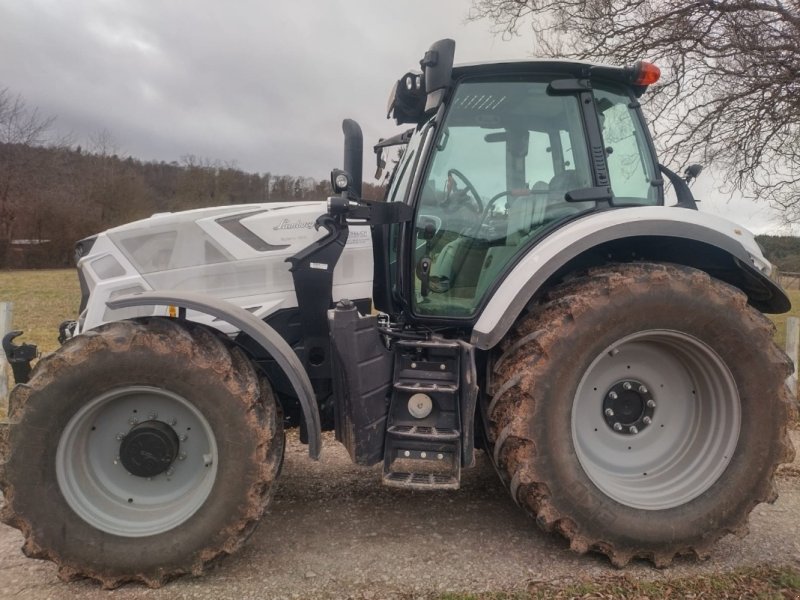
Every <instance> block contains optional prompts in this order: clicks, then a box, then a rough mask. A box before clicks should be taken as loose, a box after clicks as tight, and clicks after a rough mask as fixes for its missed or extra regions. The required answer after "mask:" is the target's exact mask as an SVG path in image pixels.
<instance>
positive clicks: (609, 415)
mask: <svg viewBox="0 0 800 600" xmlns="http://www.w3.org/2000/svg"><path fill="white" fill-rule="evenodd" d="M603 412H604V413H605V414H606V416H607V417H613V416H614V410H613V409H611V408H607V409H605V410H604V411H603Z"/></svg>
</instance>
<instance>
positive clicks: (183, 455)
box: [178, 452, 186, 460]
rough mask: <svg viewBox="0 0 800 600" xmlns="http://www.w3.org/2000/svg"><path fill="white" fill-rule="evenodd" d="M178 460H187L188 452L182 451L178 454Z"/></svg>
mask: <svg viewBox="0 0 800 600" xmlns="http://www.w3.org/2000/svg"><path fill="white" fill-rule="evenodd" d="M178 460H186V453H185V452H181V453H180V454H178Z"/></svg>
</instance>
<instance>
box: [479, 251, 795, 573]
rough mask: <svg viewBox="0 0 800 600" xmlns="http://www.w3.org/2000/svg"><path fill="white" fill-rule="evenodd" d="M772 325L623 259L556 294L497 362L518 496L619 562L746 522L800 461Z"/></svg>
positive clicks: (729, 300)
mask: <svg viewBox="0 0 800 600" xmlns="http://www.w3.org/2000/svg"><path fill="white" fill-rule="evenodd" d="M772 331H773V327H772V325H771V324H770V322H769V321H768V320H767V319H766V318H765V317H763V315H761V314H760V313H758V312H757V311H755V310H754V309H752V308H751V307H749V306H748V305H747V299H746V298H745V296H744V295H743V294H742V293H741V292H739V291H738V290H736V289H734V288H732V287H730V286H728V285H726V284H724V283H721V282H719V281H717V280H714V279H712V278H710V277H709V276H708V275H706V274H705V273H703V272H700V271H697V270H694V269H690V268H686V267H679V266H673V265H660V264H627V265H611V266H608V267H604V268H601V269H596V270H594V271H592V272H591V273H589V275H588V276H585V277H580V278H576V279H574V280H572V281H570V282H568V283H566V284H564V285H562V286H560V287H559V288H556V289H554V290H553V291H552V293H551V295H550V300H549V301H548V302H546V303H544V304H543V305H541V306H539V307H538V308H536V309H535V310H533V311H532V312H531V313H530V314H529V315H527V316H526V317H525V318H523V319H522V321H521V322H520V323H519V324H518V326H517V329H516V331H514V332H513V333H512V334H511V335H510V336H509V337H508V339H507V340H505V342H504V344H503V348H504V353H503V354H502V355H501V356H500V357H499V359H498V360H497V361H496V363H495V365H494V371H495V376H496V377H497V381H496V382H495V387H494V389H496V390H497V392H496V393H495V395H494V397H493V399H492V402H491V405H490V407H489V412H490V414H489V419H490V431H489V435H490V439H491V441H492V444H493V457H494V459H495V461H496V462H497V464H498V466H499V467H500V472H501V473H502V474H503V477H504V479H505V480H506V482H507V483H508V485H509V486H510V488H511V492H512V494H513V495H514V497H515V499H516V500H517V501H518V502H519V503H520V504H521V505H522V506H524V507H525V508H526V509H527V510H528V511H529V512H530V513H531V514H532V515H533V516H535V517H536V519H537V521H538V522H539V523H540V524H541V525H542V526H543V527H544V528H545V529H547V530H555V531H559V532H560V533H562V534H563V535H565V536H566V537H567V538H568V539H569V540H570V545H571V547H572V549H573V550H576V551H578V552H581V553H582V552H586V551H588V550H597V551H600V552H602V553H604V554H606V555H608V556H609V557H610V559H611V561H612V562H613V563H614V564H615V565H618V566H621V565H624V564H626V563H627V562H628V561H629V560H630V559H631V558H633V557H642V558H647V559H650V560H651V561H653V562H654V563H655V564H656V565H658V566H662V565H666V564H669V563H670V562H671V560H672V559H673V558H674V556H675V555H678V554H690V553H693V554H695V555H697V556H705V555H706V554H707V553H708V551H709V549H710V547H711V545H712V544H713V543H714V542H715V541H716V540H717V539H719V538H720V537H721V536H722V535H724V534H726V533H728V532H740V531H744V529H745V526H746V520H747V516H748V514H749V513H750V511H751V510H752V508H753V507H754V506H755V505H756V504H758V503H759V502H765V501H766V502H769V501H773V500H774V499H775V497H776V494H775V491H774V487H773V483H772V480H773V475H774V472H775V469H776V467H777V465H778V464H779V463H781V462H785V461H787V460H791V457H792V456H793V451H792V448H791V444H790V442H789V441H788V438H787V433H786V424H787V420H788V414H789V412H790V410H791V404H790V400H789V397H788V394H787V391H786V388H785V385H784V379H785V377H786V376H787V375H788V373H789V369H790V363H789V362H788V360H787V358H786V356H785V355H784V354H783V353H782V352H781V351H780V350H779V349H778V348H777V347H776V346H775V345H774V343H773V342H772Z"/></svg>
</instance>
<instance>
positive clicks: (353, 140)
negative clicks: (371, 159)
mask: <svg viewBox="0 0 800 600" xmlns="http://www.w3.org/2000/svg"><path fill="white" fill-rule="evenodd" d="M342 131H343V132H344V170H345V171H347V174H348V175H350V179H351V181H352V182H353V186H352V192H353V194H354V195H355V196H356V198H361V178H362V174H361V169H362V165H363V162H364V159H363V155H364V136H363V134H362V133H361V126H360V125H359V124H358V123H356V122H355V121H354V120H353V119H345V120H344V121H342Z"/></svg>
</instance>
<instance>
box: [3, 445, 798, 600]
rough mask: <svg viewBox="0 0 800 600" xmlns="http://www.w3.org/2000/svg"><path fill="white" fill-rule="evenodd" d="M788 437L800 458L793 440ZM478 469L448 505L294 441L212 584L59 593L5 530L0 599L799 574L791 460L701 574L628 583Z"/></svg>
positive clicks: (64, 588)
mask: <svg viewBox="0 0 800 600" xmlns="http://www.w3.org/2000/svg"><path fill="white" fill-rule="evenodd" d="M792 438H793V441H794V444H795V446H798V445H800V432H798V431H793V432H792ZM477 459H478V460H477V466H476V468H474V469H470V470H467V471H464V473H463V479H462V487H461V489H460V490H458V491H456V492H437V493H430V492H428V493H425V492H412V491H403V490H396V489H390V488H385V487H382V486H381V485H380V470H379V468H373V469H364V468H361V467H358V466H355V465H353V464H352V463H351V462H350V459H349V457H348V455H347V452H346V451H345V449H344V448H343V447H342V446H341V445H339V444H338V443H337V442H335V441H334V440H333V436H332V435H331V434H325V436H324V445H323V452H322V460H321V461H320V462H314V461H311V460H310V459H309V458H308V455H307V449H306V446H303V445H301V444H300V443H299V441H298V440H297V435H296V432H295V431H291V432H289V434H288V447H287V451H286V460H285V462H284V466H283V471H282V473H281V476H280V478H279V486H278V490H277V493H276V495H275V498H274V502H273V504H272V505H271V508H270V510H269V512H268V514H267V515H266V516H265V517H264V519H263V521H262V522H261V523H260V525H259V527H258V528H257V529H256V531H255V532H254V533H253V535H252V536H251V537H250V539H249V541H248V543H247V544H246V545H245V546H244V547H243V548H242V549H241V550H240V551H239V552H238V553H237V554H235V555H233V556H230V557H228V558H226V559H225V560H222V561H220V562H219V564H218V565H217V566H216V568H215V569H211V570H210V571H209V572H208V573H207V574H206V575H204V576H202V577H191V576H189V577H183V578H181V579H178V580H175V581H173V582H171V583H169V584H167V585H166V586H165V587H163V588H160V589H148V588H146V587H144V586H142V585H139V584H129V585H126V586H124V587H122V588H119V589H117V590H115V591H114V592H107V591H103V590H101V589H100V588H99V587H98V586H97V584H96V583H94V582H91V581H77V582H73V583H63V582H62V581H60V580H59V579H58V578H57V576H56V567H55V565H53V564H52V563H50V562H46V561H35V560H30V559H28V558H25V557H24V556H23V554H22V552H21V551H20V545H21V544H22V535H21V534H20V532H19V531H17V530H16V529H12V528H10V527H5V526H0V572H2V578H1V579H0V598H18V599H31V600H32V599H36V600H40V599H43V598H58V599H59V600H66V599H71V598H75V599H78V598H80V599H87V600H91V599H100V598H102V599H106V598H109V597H111V596H113V597H114V598H115V599H133V598H164V599H166V598H169V599H175V598H180V599H185V600H189V599H206V598H207V599H211V598H213V599H215V600H216V599H220V600H224V599H226V598H230V599H236V600H239V599H247V598H287V599H292V598H315V599H316V598H320V599H321V598H364V599H370V598H375V599H377V598H430V597H437V596H438V595H441V594H444V593H445V592H448V591H460V592H472V593H477V592H481V591H522V590H526V589H528V587H529V586H530V585H531V584H535V583H539V582H549V583H555V584H562V583H563V584H566V583H568V582H580V581H587V580H596V579H598V578H601V577H604V576H619V575H621V574H625V575H627V576H628V577H633V578H636V579H651V580H670V579H676V578H680V577H686V576H693V575H703V574H712V573H720V572H726V571H730V570H733V569H736V568H740V567H746V566H754V565H763V564H768V565H772V566H782V565H792V566H794V567H795V568H800V476H799V475H800V461H798V460H797V459H796V460H795V462H794V464H793V465H789V466H786V467H783V468H782V469H781V470H780V471H779V476H778V479H777V486H778V492H779V494H780V496H779V498H778V501H777V502H776V503H775V504H773V505H766V504H762V505H760V506H758V507H757V508H756V509H755V510H754V511H753V513H752V515H751V518H750V533H749V535H747V536H746V537H744V538H741V539H740V538H736V537H734V536H726V537H725V538H723V539H722V540H720V541H719V542H718V543H717V544H716V545H715V547H714V549H713V551H712V554H711V558H710V559H709V560H707V561H697V560H694V559H688V558H679V559H677V560H676V561H675V562H674V563H673V565H672V566H671V567H669V568H667V569H656V568H654V567H652V565H650V563H647V562H645V561H633V562H631V563H630V564H629V565H628V566H627V567H626V568H625V569H624V570H622V571H620V570H618V569H615V568H614V567H613V566H611V565H610V563H609V561H608V559H606V558H605V557H603V556H601V555H597V554H588V555H584V556H578V555H576V554H574V553H572V552H571V551H570V550H569V547H568V543H567V542H566V541H565V540H564V539H563V538H562V537H560V536H558V535H555V534H546V533H544V532H542V531H541V530H540V529H539V528H538V527H536V525H535V523H534V522H533V521H532V520H531V519H530V518H529V517H527V516H526V515H525V514H524V513H523V511H522V510H520V509H519V507H517V506H516V505H515V504H514V503H513V501H512V500H511V498H510V497H509V495H508V492H507V491H506V490H505V489H504V487H503V485H502V483H501V482H500V480H499V479H498V477H497V475H496V473H495V472H494V470H493V469H492V467H491V465H490V463H489V461H488V460H487V457H486V456H485V455H484V454H483V453H482V452H478V457H477ZM109 594H110V595H109Z"/></svg>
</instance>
